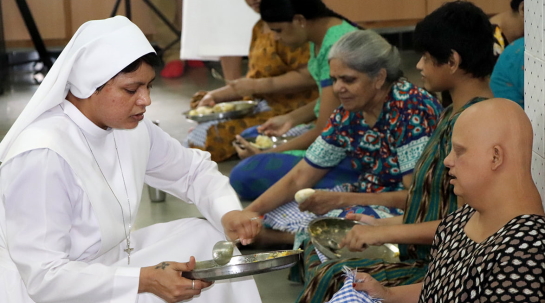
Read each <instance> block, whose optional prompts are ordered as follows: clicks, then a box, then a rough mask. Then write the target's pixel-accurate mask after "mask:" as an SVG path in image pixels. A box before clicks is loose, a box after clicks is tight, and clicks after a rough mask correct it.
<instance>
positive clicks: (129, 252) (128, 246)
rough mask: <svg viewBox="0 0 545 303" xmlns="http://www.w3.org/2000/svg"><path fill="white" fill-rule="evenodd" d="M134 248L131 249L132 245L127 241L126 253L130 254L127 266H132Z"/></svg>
mask: <svg viewBox="0 0 545 303" xmlns="http://www.w3.org/2000/svg"><path fill="white" fill-rule="evenodd" d="M133 250H134V248H132V247H131V243H130V242H128V241H127V248H125V252H126V253H127V254H128V256H127V265H130V264H131V251H133Z"/></svg>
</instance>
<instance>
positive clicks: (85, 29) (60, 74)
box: [0, 16, 155, 162]
mask: <svg viewBox="0 0 545 303" xmlns="http://www.w3.org/2000/svg"><path fill="white" fill-rule="evenodd" d="M152 52H153V53H154V52H155V51H154V50H153V47H152V46H151V45H150V43H149V42H148V40H147V39H146V37H145V36H144V34H143V33H142V31H141V30H140V29H139V28H138V26H136V25H135V24H134V23H132V22H131V21H130V20H129V19H127V18H125V17H123V16H117V17H113V18H108V19H104V20H95V21H89V22H86V23H84V24H83V25H82V26H81V27H80V28H79V29H78V31H77V32H76V33H75V34H74V36H73V37H72V39H71V40H70V42H68V45H67V46H66V47H65V48H64V50H63V51H62V53H61V54H60V56H59V58H58V59H57V61H55V64H53V66H52V67H51V70H50V71H49V72H48V73H47V76H46V77H45V78H44V80H43V82H42V84H41V85H40V87H38V90H36V93H34V95H33V96H32V98H31V99H30V101H29V102H28V104H27V105H26V107H25V108H24V110H23V112H22V113H21V114H20V115H19V117H18V118H17V120H16V121H15V123H14V124H13V126H12V127H11V128H10V130H9V131H8V133H7V134H6V136H5V137H4V139H3V140H2V142H0V162H3V161H4V158H5V157H6V155H7V153H8V151H9V149H10V147H11V145H12V143H13V141H14V140H15V139H16V138H17V136H18V135H19V134H20V133H21V131H23V130H24V129H25V128H26V127H27V126H28V125H29V124H31V123H32V122H33V121H34V120H36V118H38V117H39V116H40V115H41V114H43V113H44V112H46V111H48V110H49V109H51V108H53V107H54V106H57V105H58V104H60V103H61V102H62V101H63V100H64V99H65V97H66V95H67V93H68V91H70V92H72V94H73V95H74V96H76V97H78V98H81V99H85V98H88V97H90V96H91V94H93V93H94V92H95V90H96V88H97V87H99V86H101V85H103V84H104V83H106V82H107V81H108V80H110V79H111V78H112V77H114V76H115V75H116V74H117V73H119V72H120V71H121V70H122V69H123V68H125V67H126V66H127V65H129V64H131V63H132V62H133V61H134V60H136V59H138V58H140V57H142V56H143V55H145V54H148V53H152Z"/></svg>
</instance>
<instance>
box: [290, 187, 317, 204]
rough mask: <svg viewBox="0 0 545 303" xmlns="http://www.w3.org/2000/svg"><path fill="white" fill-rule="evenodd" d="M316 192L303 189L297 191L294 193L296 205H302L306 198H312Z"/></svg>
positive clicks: (310, 189)
mask: <svg viewBox="0 0 545 303" xmlns="http://www.w3.org/2000/svg"><path fill="white" fill-rule="evenodd" d="M315 192H316V191H315V190H314V189H312V188H304V189H301V190H299V191H298V192H296V193H295V201H297V203H299V204H301V203H303V202H304V201H305V200H306V199H308V197H310V196H312V195H313V194H314V193H315Z"/></svg>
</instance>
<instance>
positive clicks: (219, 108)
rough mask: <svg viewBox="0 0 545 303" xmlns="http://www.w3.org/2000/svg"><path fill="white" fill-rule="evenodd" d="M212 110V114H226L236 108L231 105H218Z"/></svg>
mask: <svg viewBox="0 0 545 303" xmlns="http://www.w3.org/2000/svg"><path fill="white" fill-rule="evenodd" d="M212 109H213V110H214V113H226V112H231V111H234V110H236V106H235V105H234V104H233V103H218V104H216V105H214V107H213V108H212Z"/></svg>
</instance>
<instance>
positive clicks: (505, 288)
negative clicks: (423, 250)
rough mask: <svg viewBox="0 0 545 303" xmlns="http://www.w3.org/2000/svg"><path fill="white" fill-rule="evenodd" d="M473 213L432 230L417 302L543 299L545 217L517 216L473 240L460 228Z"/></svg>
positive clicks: (467, 208)
mask: <svg viewBox="0 0 545 303" xmlns="http://www.w3.org/2000/svg"><path fill="white" fill-rule="evenodd" d="M474 212H475V210H474V209H473V208H471V207H470V206H468V205H465V206H464V207H462V208H460V209H459V210H457V211H455V212H454V213H452V214H450V215H449V216H447V217H446V218H445V219H443V221H442V222H441V224H440V225H439V227H438V228H437V232H436V233H435V239H434V243H433V247H432V251H431V255H432V262H431V263H430V265H429V268H428V272H427V274H426V278H425V279H424V285H423V287H422V293H421V295H420V301H419V302H422V303H424V302H425V303H429V302H434V303H436V302H545V273H544V272H545V255H544V253H545V242H544V241H545V217H543V216H538V215H523V216H518V217H516V218H513V219H512V220H511V221H509V222H508V223H507V224H506V225H505V226H503V227H502V228H501V229H500V230H499V231H498V232H496V233H495V234H493V235H491V236H490V237H489V238H487V239H486V240H484V241H483V242H482V243H476V242H474V241H473V240H471V239H470V238H468V237H467V235H466V234H465V232H464V227H465V225H466V224H467V221H468V220H469V218H471V216H472V215H473V213H474Z"/></svg>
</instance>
